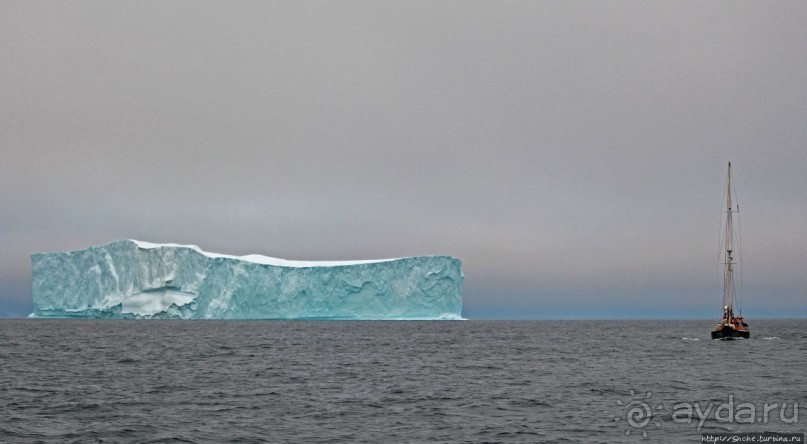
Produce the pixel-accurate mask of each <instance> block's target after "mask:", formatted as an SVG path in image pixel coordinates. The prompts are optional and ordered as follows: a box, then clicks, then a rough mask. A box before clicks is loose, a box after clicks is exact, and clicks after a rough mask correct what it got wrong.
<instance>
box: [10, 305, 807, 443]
mask: <svg viewBox="0 0 807 444" xmlns="http://www.w3.org/2000/svg"><path fill="white" fill-rule="evenodd" d="M713 324H714V322H713V321H708V320H686V321H674V320H653V321H577V320H576V321H478V320H469V321H379V322H369V321H356V322H351V321H166V320H150V321H144V320H129V321H121V320H67V319H64V320H58V319H3V320H0V442H3V443H16V442H20V443H40V442H41V443H251V442H255V443H258V442H261V443H262V442H270V443H286V442H289V443H296V442H299V443H342V442H347V443H397V442H401V443H431V442H438V443H440V442H445V443H466V442H467V443H476V442H490V443H497V442H502V443H510V442H519V443H520V442H547V443H612V442H613V443H641V442H664V443H696V442H706V441H702V437H703V436H704V435H703V434H711V433H725V432H743V433H748V434H759V433H762V432H766V431H767V432H787V433H798V434H801V433H803V432H804V431H805V429H807V371H806V370H807V365H806V364H807V319H768V320H753V319H752V320H749V324H750V328H751V332H752V338H751V339H748V340H737V341H713V340H711V339H710V338H709V331H710V329H711V328H712V326H713ZM746 442H748V441H746ZM770 442H774V441H770ZM777 442H778V441H777ZM794 442H798V441H794Z"/></svg>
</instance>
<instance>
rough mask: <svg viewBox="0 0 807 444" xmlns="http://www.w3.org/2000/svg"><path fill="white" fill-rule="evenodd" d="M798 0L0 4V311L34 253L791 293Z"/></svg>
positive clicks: (805, 155)
mask: <svg viewBox="0 0 807 444" xmlns="http://www.w3.org/2000/svg"><path fill="white" fill-rule="evenodd" d="M805 23H807V3H804V2H738V1H727V2H701V1H692V2H689V1H671V2H574V1H558V2H531V1H530V2H518V1H488V2H472V1H442V2H433V1H423V2H419V1H394V2H385V1H340V2H325V1H319V2H298V1H289V2H285V1H284V2H265V1H260V2H248V1H238V2H189V1H188V2H185V1H172V2H166V1H136V2H135V1H133V2H109V1H98V2H90V1H74V2H41V1H6V0H3V1H0V147H1V148H2V158H1V159H0V315H3V314H5V315H27V314H28V313H29V312H30V311H31V290H30V272H31V271H30V258H29V255H30V254H31V253H32V252H35V251H64V250H73V249H80V248H85V247H88V246H91V245H96V244H101V243H106V242H109V241H112V240H115V239H122V238H135V239H140V240H145V241H151V242H176V243H189V244H196V245H199V246H201V247H202V248H204V249H206V250H209V251H217V252H222V253H230V254H248V253H261V254H266V255H270V256H277V257H283V258H287V259H308V260H317V259H363V258H380V257H398V256H411V255H419V254H450V255H454V256H457V257H460V258H461V259H462V260H463V264H464V265H463V268H464V271H465V275H466V281H465V286H464V296H465V297H464V300H465V311H464V313H465V315H466V316H467V317H471V318H480V317H538V318H547V317H549V318H565V317H577V318H581V317H582V318H590V317H617V318H619V317H714V316H718V314H719V308H718V304H719V294H720V287H719V285H720V282H719V278H718V265H717V259H718V251H717V249H718V229H719V224H720V205H721V198H722V193H723V190H722V187H723V186H724V182H725V168H726V162H728V161H732V162H733V164H734V166H735V175H736V180H737V189H738V193H739V199H740V208H741V209H742V213H741V223H742V229H743V232H742V235H743V247H744V252H743V260H744V278H743V282H744V291H743V295H744V296H743V298H744V309H745V313H746V315H747V316H749V317H764V316H807V308H805V307H806V305H805V296H807V276H805V273H804V264H805V260H806V259H807V257H805V256H807V237H805V236H804V234H803V231H804V230H803V226H804V224H805V222H806V221H807V197H805V190H807V179H805V174H804V171H803V170H804V168H805V167H807V144H806V141H807V26H805Z"/></svg>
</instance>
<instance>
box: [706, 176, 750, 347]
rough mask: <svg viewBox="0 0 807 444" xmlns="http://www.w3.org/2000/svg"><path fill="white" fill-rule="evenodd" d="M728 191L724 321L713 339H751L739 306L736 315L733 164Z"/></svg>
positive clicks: (718, 326) (717, 327) (713, 335)
mask: <svg viewBox="0 0 807 444" xmlns="http://www.w3.org/2000/svg"><path fill="white" fill-rule="evenodd" d="M728 175H729V177H728V191H727V192H726V227H725V236H726V237H725V239H724V245H725V248H726V251H725V253H723V259H724V260H723V304H722V305H723V319H721V320H720V322H719V323H718V324H717V326H715V328H714V330H712V339H740V338H750V337H751V332H750V331H749V330H748V324H746V323H745V318H743V315H742V310H740V308H739V304H738V306H737V310H738V315H735V314H734V306H735V304H736V302H737V298H736V295H737V294H736V290H735V285H734V269H735V266H736V265H738V262H737V261H735V259H734V244H735V242H734V221H733V217H732V216H733V214H734V213H737V212H739V206H737V207H736V208H735V204H734V202H733V201H732V198H731V197H732V196H731V191H732V188H733V186H732V181H733V178H732V175H731V162H729V173H728Z"/></svg>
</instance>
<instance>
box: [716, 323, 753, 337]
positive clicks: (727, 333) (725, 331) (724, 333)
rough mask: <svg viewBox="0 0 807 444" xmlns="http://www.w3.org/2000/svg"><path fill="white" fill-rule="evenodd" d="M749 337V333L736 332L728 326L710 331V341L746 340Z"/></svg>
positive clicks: (744, 331)
mask: <svg viewBox="0 0 807 444" xmlns="http://www.w3.org/2000/svg"><path fill="white" fill-rule="evenodd" d="M750 337H751V332H750V331H748V330H737V329H734V328H732V327H729V326H725V327H723V328H721V329H718V330H713V331H712V339H748V338H750Z"/></svg>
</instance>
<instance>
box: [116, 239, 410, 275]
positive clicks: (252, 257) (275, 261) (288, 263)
mask: <svg viewBox="0 0 807 444" xmlns="http://www.w3.org/2000/svg"><path fill="white" fill-rule="evenodd" d="M129 240H130V241H132V242H134V243H135V245H137V247H138V248H143V249H150V248H161V247H175V248H190V249H192V250H194V251H197V252H199V253H201V254H203V255H205V256H207V257H209V258H213V259H215V258H220V257H221V258H227V259H237V260H241V261H246V262H254V263H256V264H264V265H275V266H278V267H300V268H303V267H336V266H339V265H359V264H374V263H377V262H388V261H394V260H397V259H402V258H393V259H371V260H358V261H292V260H287V259H279V258H276V257H269V256H263V255H260V254H248V255H246V256H233V255H229V254H219V253H210V252H207V251H203V250H202V249H201V248H199V247H198V246H196V245H180V244H154V243H151V242H143V241H139V240H134V239H129Z"/></svg>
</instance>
